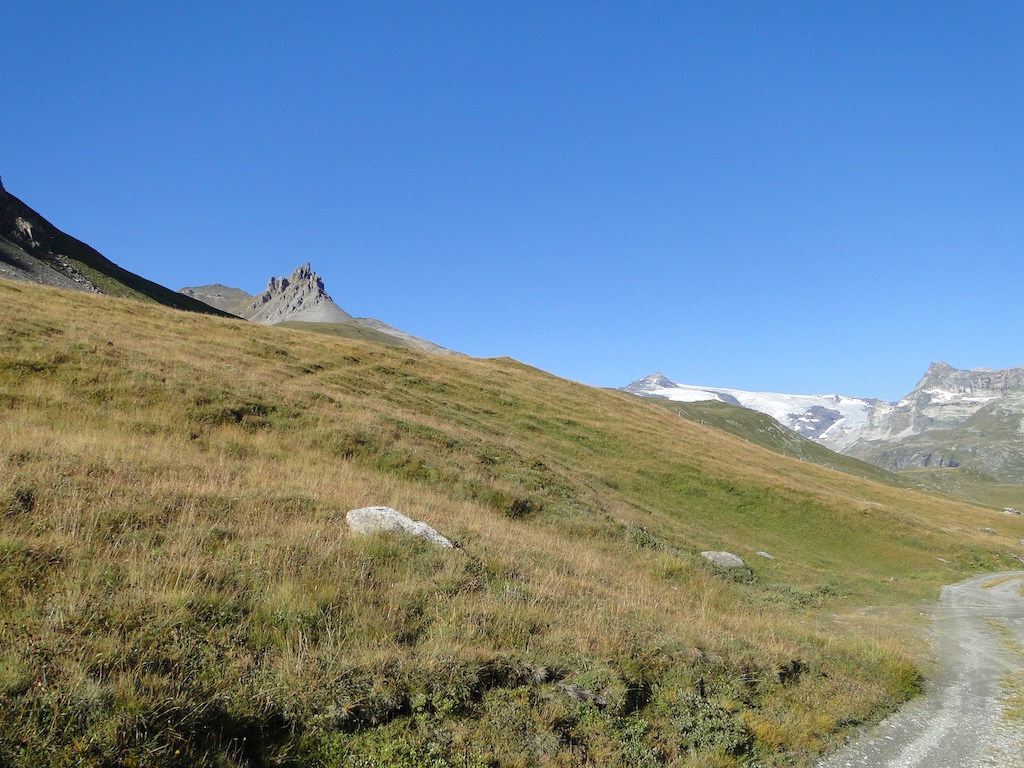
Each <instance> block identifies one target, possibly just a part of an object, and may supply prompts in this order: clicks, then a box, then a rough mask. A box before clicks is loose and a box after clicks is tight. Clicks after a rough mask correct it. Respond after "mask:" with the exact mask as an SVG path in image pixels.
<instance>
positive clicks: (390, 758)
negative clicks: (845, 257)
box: [0, 187, 1024, 768]
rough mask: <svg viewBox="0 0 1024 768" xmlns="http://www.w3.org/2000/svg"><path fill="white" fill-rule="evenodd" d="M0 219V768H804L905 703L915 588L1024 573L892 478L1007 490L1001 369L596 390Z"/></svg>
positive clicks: (989, 540)
mask: <svg viewBox="0 0 1024 768" xmlns="http://www.w3.org/2000/svg"><path fill="white" fill-rule="evenodd" d="M0 214H2V216H0V303H2V305H3V307H4V313H3V319H2V321H0V416H2V418H0V600H2V601H3V605H4V606H5V611H3V612H0V765H3V766H11V768H43V767H44V766H47V767H48V766H58V767H60V768H71V766H76V767H78V766H85V767H86V768H102V767H105V766H114V765H117V766H130V765H162V766H170V767H171V768H184V767H185V766H208V767H210V768H212V767H214V766H216V767H217V768H252V767H254V766H279V767H282V768H283V767H288V768H298V766H305V765H319V766H324V767H325V768H335V767H337V768H340V767H341V766H376V765H397V766H423V767H424V768H426V767H429V768H466V767H467V766H472V768H485V767H487V768H489V767H490V766H495V765H510V766H512V765H516V766H544V767H547V766H584V765H601V766H611V767H612V768H615V767H617V766H621V767H622V768H626V767H627V766H628V767H629V768H633V766H647V767H650V768H653V766H659V765H671V766H676V768H698V766H700V767H701V768H703V767H705V766H712V767H716V768H734V767H735V766H743V765H745V766H754V765H757V766H763V767H764V768H783V766H810V765H813V764H814V763H815V762H816V760H817V759H818V757H819V756H820V755H821V754H822V753H824V752H826V751H828V750H830V749H832V748H834V747H835V746H837V745H838V744H840V743H841V742H842V741H843V740H844V739H845V738H846V737H847V736H848V735H849V734H850V733H851V732H852V731H854V730H856V729H857V728H859V727H861V726H863V725H865V724H869V723H872V722H875V721H877V720H878V719H879V718H881V717H882V716H884V715H885V714H887V713H889V712H891V711H893V710H894V709H895V708H897V707H899V706H900V705H901V704H902V703H903V702H905V701H907V700H908V699H909V698H911V697H913V696H915V695H917V694H918V693H920V691H921V688H922V685H923V683H924V680H925V675H926V674H927V671H928V669H929V668H928V651H927V647H926V645H925V644H924V642H923V641H922V640H921V637H922V632H921V628H922V624H923V622H924V620H925V619H924V616H923V614H924V613H925V612H926V611H927V606H928V605H929V604H930V603H931V601H933V600H934V599H935V597H936V595H937V594H938V590H939V588H940V586H941V585H943V584H948V583H950V582H954V581H959V580H961V579H964V578H966V577H968V576H971V575H974V574H977V573H979V572H994V571H1005V570H1009V569H1010V568H1019V567H1020V566H1021V564H1024V549H1022V543H1021V542H1024V517H1022V516H1021V515H1019V514H1009V513H1007V512H1005V511H1004V510H1002V509H999V508H995V509H993V508H992V506H993V505H992V504H988V506H979V505H975V504H972V503H968V502H966V501H964V500H963V498H947V497H943V496H939V495H936V494H932V493H922V492H920V491H919V490H918V489H917V486H918V485H919V484H921V483H922V480H921V477H922V476H921V474H919V473H922V472H928V473H932V472H940V473H942V475H941V478H942V480H943V482H947V483H949V488H950V489H959V490H958V493H956V494H952V495H959V496H962V497H966V498H975V497H976V496H973V495H972V494H974V491H971V493H966V492H964V486H963V485H962V484H961V485H957V483H958V482H959V481H960V480H961V479H962V478H966V477H970V478H974V479H975V480H972V482H974V481H976V482H978V483H980V484H982V485H984V484H986V483H994V482H997V481H998V480H1000V479H1002V480H1007V479H1010V478H1014V477H1016V472H1017V469H1015V467H1017V463H1016V462H1017V457H1018V456H1019V453H1018V452H1017V451H1018V449H1017V448H1016V446H1017V445H1018V443H1019V442H1020V438H1019V429H1020V415H1019V412H1018V410H1017V409H1018V406H1019V402H1020V398H1021V394H1020V392H1021V389H1020V387H1021V382H1022V379H1024V377H1022V376H1021V369H1012V370H1010V371H957V370H956V369H953V368H951V367H950V366H947V365H944V364H935V365H933V366H932V368H931V369H930V370H929V372H928V374H927V375H926V376H925V377H924V378H923V379H922V381H921V382H920V383H919V384H918V386H917V387H915V389H914V390H913V391H912V392H911V394H910V395H908V396H907V397H906V398H904V399H902V400H901V401H899V402H898V403H886V402H882V401H877V400H862V399H861V400H859V399H856V398H846V397H842V396H839V395H829V396H822V397H817V396H787V395H771V394H765V393H744V392H740V391H738V390H726V389H711V388H701V387H686V386H681V385H677V384H675V383H674V382H671V381H670V380H668V379H666V378H665V377H663V376H660V375H658V376H654V377H647V379H643V380H640V381H639V382H635V383H634V384H633V385H630V386H629V387H627V388H625V389H626V391H618V390H603V389H597V388H594V387H589V386H585V385H582V384H579V383H575V382H571V381H567V380H564V379H560V378H558V377H556V376H553V375H550V374H548V373H545V372H544V371H541V370H538V369H536V368H532V367H530V366H528V365H525V364H523V363H520V362H517V361H515V360H512V359H509V358H494V359H478V358H471V357H468V356H465V355H460V354H454V353H452V354H443V353H447V352H448V350H445V349H443V348H440V347H438V346H437V345H434V344H431V343H430V342H426V341H424V340H422V339H417V338H416V337H413V336H411V335H409V334H405V333H403V332H402V331H399V330H397V329H395V328H392V327H391V326H389V325H387V324H385V323H383V322H381V321H377V320H372V319H368V318H352V317H351V316H350V315H349V314H348V313H347V312H345V310H343V309H341V307H339V306H338V305H337V304H335V303H334V301H333V300H332V299H331V297H330V296H329V295H328V294H327V291H326V289H325V287H324V284H323V281H322V279H320V277H319V276H318V275H317V274H316V273H315V272H314V271H313V270H312V268H311V266H310V265H309V264H305V265H303V266H300V267H299V268H298V269H297V270H295V272H293V273H292V275H290V276H289V277H285V278H276V277H274V278H271V279H270V281H269V284H268V287H267V290H266V291H265V292H263V293H262V294H260V295H258V296H253V295H250V294H248V293H247V292H245V291H241V290H239V289H234V288H230V287H228V286H226V285H221V284H217V285H209V286H200V287H195V288H186V289H182V291H181V292H174V291H170V290H168V289H165V288H162V287H161V286H157V285H156V284H153V283H150V282H149V281H146V280H144V279H143V278H141V277H139V276H137V275H132V274H131V273H128V272H126V271H125V270H122V269H120V268H119V267H117V266H116V265H114V264H112V263H110V262H109V261H107V260H106V259H104V258H103V257H102V256H101V255H100V254H98V253H97V252H95V251H93V250H92V249H90V248H89V247H88V246H85V245H84V244H82V243H79V242H78V241H76V240H74V239H73V238H70V237H69V236H67V235H64V234H63V233H61V232H59V230H56V229H55V228H54V227H53V226H52V225H50V224H49V223H48V222H46V221H45V220H44V219H43V218H42V217H41V216H39V214H37V213H35V212H34V211H31V209H28V208H27V206H24V204H23V203H21V202H20V201H18V200H17V199H16V198H14V197H13V196H10V195H8V194H7V193H6V192H5V191H3V190H2V187H0ZM181 310H188V311H181ZM644 398H646V399H644ZM739 405H742V406H745V407H743V408H739V407H737V406H739ZM753 408H757V410H752V409H753ZM760 411H764V412H763V413H762V412H760ZM766 414H770V415H766ZM783 425H785V426H783ZM943 441H945V442H943ZM942 446H946V447H942ZM837 447H841V448H842V450H843V451H844V453H845V454H848V455H842V454H839V453H836V452H835V449H836V448H837ZM929 450H930V451H931V453H930V454H927V451H929ZM858 452H860V453H858ZM886 452H888V453H886ZM861 454H862V455H861ZM861 458H869V459H870V460H871V461H872V462H873V463H870V464H869V463H866V462H865V461H862V460H860V459H861ZM1000 462H1001V463H1000ZM876 464H881V465H889V468H892V469H898V470H899V471H898V472H895V473H894V472H891V471H889V470H888V469H887V468H882V467H881V466H876ZM954 464H955V465H956V466H953V465H954ZM936 465H939V466H938V469H936ZM905 467H917V468H915V469H906V468H905ZM1007 485H1008V487H1009V486H1012V487H1013V488H1015V489H1018V490H1019V489H1020V487H1021V486H1020V485H1015V486H1014V485H1013V484H1012V483H1007ZM1007 498H1011V497H1010V496H1007ZM375 506H387V507H389V508H393V509H395V510H399V511H402V512H403V513H407V514H408V515H410V516H411V517H413V518H415V519H416V520H422V521H424V524H429V526H430V527H432V528H433V529H435V530H436V531H437V532H439V533H440V534H441V535H443V536H444V537H446V538H447V539H450V540H451V541H452V542H454V543H455V544H456V546H454V547H452V548H445V549H438V548H436V547H432V546H431V545H430V544H428V543H425V542H423V541H421V540H419V539H416V538H411V537H402V536H399V535H389V534H379V535H372V536H356V535H354V534H353V533H351V532H350V531H349V530H348V527H347V526H346V523H345V520H346V513H347V510H352V509H365V508H367V507H375ZM708 555H728V556H729V557H728V558H725V562H729V563H731V564H733V565H735V567H722V566H720V565H716V563H715V560H714V558H710V557H708Z"/></svg>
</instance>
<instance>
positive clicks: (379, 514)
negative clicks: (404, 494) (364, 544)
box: [345, 507, 455, 549]
mask: <svg viewBox="0 0 1024 768" xmlns="http://www.w3.org/2000/svg"><path fill="white" fill-rule="evenodd" d="M345 521H346V522H347V523H348V527H349V528H351V529H352V532H353V533H359V534H368V533H378V532H379V531H387V532H390V533H405V534H409V535H411V536H418V537H419V538H421V539H423V540H424V541H428V542H430V543H431V544H434V545H436V546H438V547H443V548H445V549H452V548H454V547H455V545H454V544H452V543H451V542H450V541H449V540H448V539H446V538H445V537H444V536H442V535H441V534H440V533H438V532H437V531H435V530H434V529H433V528H431V527H430V526H429V525H427V524H426V523H421V522H419V521H418V520H413V519H412V518H411V517H407V516H405V515H403V514H402V513H401V512H399V511H398V510H395V509H392V508H391V507H360V508H359V509H353V510H350V511H349V513H348V514H347V515H345Z"/></svg>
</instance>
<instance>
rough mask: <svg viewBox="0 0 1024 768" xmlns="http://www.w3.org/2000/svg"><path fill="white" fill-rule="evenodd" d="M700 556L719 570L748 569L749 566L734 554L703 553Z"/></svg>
mask: <svg viewBox="0 0 1024 768" xmlns="http://www.w3.org/2000/svg"><path fill="white" fill-rule="evenodd" d="M700 556H701V557H703V558H704V559H705V560H707V561H709V562H711V563H714V564H715V565H717V566H718V567H719V568H746V567H747V564H746V563H744V562H743V559H742V558H740V557H739V556H738V555H734V554H733V553H732V552H701V553H700Z"/></svg>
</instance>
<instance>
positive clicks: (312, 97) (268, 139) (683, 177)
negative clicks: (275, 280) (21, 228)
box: [0, 0, 1024, 399]
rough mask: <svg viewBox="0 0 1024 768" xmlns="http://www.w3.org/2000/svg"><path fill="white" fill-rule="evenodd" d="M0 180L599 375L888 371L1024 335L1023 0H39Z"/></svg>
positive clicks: (433, 325)
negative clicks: (303, 271) (306, 271)
mask: <svg viewBox="0 0 1024 768" xmlns="http://www.w3.org/2000/svg"><path fill="white" fill-rule="evenodd" d="M3 15H4V22H3V24H2V25H0V41H2V50H3V68H2V71H3V76H2V78H0V96H2V103H3V106H2V111H0V115H2V119H0V175H2V176H3V180H4V184H5V186H6V187H7V189H8V190H9V191H10V192H11V193H13V194H15V195H17V196H18V197H20V198H21V199H22V200H24V201H25V202H26V203H28V204H29V205H31V206H32V207H34V208H36V209H37V210H38V211H39V212H40V213H42V214H43V215H44V216H46V217H47V218H49V219H50V220H51V221H52V222H53V223H54V224H56V225H57V226H58V227H60V228H61V229H64V230H65V231H67V232H69V233H70V234H72V235H74V236H76V237H78V238H79V239H81V240H84V241H85V242H87V243H89V244H90V245H93V246H94V247H96V248H97V249H98V250H100V251H101V252H102V253H103V254H104V255H106V256H107V257H109V258H110V259H112V260H113V261H115V262H117V263H118V264H120V265H121V266H123V267H125V268H127V269H130V270H132V271H134V272H137V273H139V274H141V275H143V276H145V277H148V278H150V279H153V280H156V281H157V282H160V283H162V284H164V285H167V286H169V287H171V288H180V287H182V286H186V285H202V284H207V283H216V282H220V283H226V284H228V285H233V286H236V287H240V288H244V289H245V290H248V291H250V292H252V293H256V292H258V291H260V290H262V289H263V287H265V285H266V281H267V279H268V278H269V277H270V276H271V275H286V274H288V273H290V272H291V271H292V270H293V269H294V268H295V267H296V266H298V265H299V264H302V263H304V262H307V261H309V262H311V263H312V265H313V268H314V269H315V270H316V271H317V272H319V273H320V274H321V275H322V276H323V278H324V280H325V282H326V285H327V288H328V290H329V291H330V293H331V295H332V296H333V298H334V299H335V301H336V302H337V303H338V304H339V305H341V306H342V307H343V308H344V309H345V310H347V311H348V312H350V313H352V314H354V315H357V316H370V317H376V318H379V319H381V320H384V321H385V322H388V323H390V324H392V325H394V326H396V327H398V328H401V329H402V330H405V331H408V332H410V333H414V334H416V335H419V336H422V337H425V338H428V339H430V340H432V341H435V342H437V343H440V344H443V345H445V346H448V347H451V348H453V349H457V350H460V351H463V352H466V353H468V354H472V355H477V356H485V357H489V356H498V355H508V356H511V357H515V358H517V359H519V360H522V361H523V362H526V363H529V364H531V365H535V366H538V367H540V368H543V369H545V370H548V371H550V372H552V373H555V374H557V375H560V376H564V377H567V378H571V379H575V380H578V381H582V382H584V383H587V384H593V385H597V386H621V385H625V384H628V383H629V382H630V381H632V380H633V379H636V378H639V377H641V376H644V375H646V374H649V373H653V372H654V371H659V370H660V371H662V372H664V373H665V374H666V375H668V376H669V377H671V378H673V379H675V380H677V381H680V382H683V383H688V384H702V385H709V386H720V387H732V388H737V389H748V390H764V391H776V392H790V393H829V392H840V393H842V394H847V395H852V396H872V397H883V398H888V399H896V398H898V397H900V396H902V395H903V394H905V393H906V392H908V391H909V390H910V389H911V388H912V387H913V386H914V384H915V383H916V382H917V380H918V379H919V378H920V377H921V375H923V373H924V371H925V369H926V368H927V366H928V364H929V363H930V362H932V361H937V360H945V361H946V362H949V363H950V364H952V365H954V366H956V367H960V368H971V367H991V368H1001V367H1010V366H1018V365H1024V349H1022V345H1021V330H1020V329H1021V328H1022V326H1024V323H1022V320H1024V302H1021V301H1020V293H1021V286H1022V282H1024V281H1022V278H1024V266H1022V262H1024V258H1022V256H1024V249H1022V245H1024V215H1022V213H1024V141H1022V139H1024V55H1022V52H1024V4H1022V3H1018V2H962V3H944V2H899V3H893V2H878V3H873V2H818V1H815V2H806V3H804V2H784V1H782V2H717V1H716V2H706V3H696V2H677V3H661V2H621V3H619V2H614V3H613V2H599V1H598V2H554V1H549V2H536V3H534V2H500V1H498V0H493V1H491V0H487V1H484V0H480V1H479V2H430V1H428V0H421V1H418V2H386V1H380V2H337V3H322V2H317V3H313V2H309V3H303V2H295V3H267V2H258V1H257V2H244V3H243V2H233V1H231V0H224V1H222V2H217V3H205V2H204V3H197V2H183V1H182V0H178V2H174V3H170V2H160V1H159V0H158V1H156V2H151V3H137V2H108V1H106V0H96V2H90V3H82V2H47V0H34V1H33V2H23V1H22V0H7V2H6V3H5V11H4V14H3Z"/></svg>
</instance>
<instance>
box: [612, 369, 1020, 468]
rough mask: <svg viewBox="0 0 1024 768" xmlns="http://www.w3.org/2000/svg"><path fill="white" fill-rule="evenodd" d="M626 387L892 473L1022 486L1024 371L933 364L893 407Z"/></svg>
mask: <svg viewBox="0 0 1024 768" xmlns="http://www.w3.org/2000/svg"><path fill="white" fill-rule="evenodd" d="M623 389H624V390H625V391H627V392H632V393H633V394H637V395H641V396H644V397H656V398H664V399H667V400H674V401H678V402H699V401H705V400H717V401H720V402H724V403H730V404H733V405H740V406H743V407H745V408H751V409H753V410H757V411H761V412H763V413H767V414H768V415H770V416H772V417H773V418H775V419H776V420H777V421H778V422H779V423H781V424H782V425H784V426H786V427H788V428H790V429H792V430H793V431H795V432H797V433H798V434H800V435H802V436H804V437H807V438H809V439H811V440H814V441H815V442H818V443H820V444H822V445H824V446H826V447H828V448H830V449H832V450H834V451H837V452H839V453H843V454H845V455H848V456H852V457H855V458H858V459H861V460H863V461H867V462H870V463H872V464H875V465H876V466H880V467H883V468H884V469H888V470H892V471H896V470H902V469H913V468H931V467H937V468H956V467H965V468H970V469H974V470H978V471H981V472H984V473H986V474H987V475H989V476H991V477H992V478H993V479H995V480H998V481H1001V482H1008V483H1024V368H1010V369H1006V370H992V369H987V368H975V369H972V370H959V369H957V368H954V367H953V366H951V365H949V364H947V363H942V362H940V363H933V364H932V365H931V366H930V367H929V369H928V371H927V373H926V374H925V375H924V377H923V378H922V379H921V381H920V382H918V384H917V386H915V387H914V389H913V390H912V391H911V392H910V393H909V394H908V395H907V396H906V397H904V398H902V399H901V400H900V401H899V402H896V403H890V402H886V401H884V400H873V399H864V398H851V397H845V396H843V395H785V394H777V393H770V392H744V391H742V390H735V389H719V388H713V387H696V386H689V385H683V384H677V383H676V382H673V381H671V380H670V379H668V378H666V377H665V376H663V375H662V374H660V373H659V374H653V375H651V376H647V377H644V378H642V379H638V380H637V381H634V382H633V383H632V384H630V385H628V386H627V387H623Z"/></svg>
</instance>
